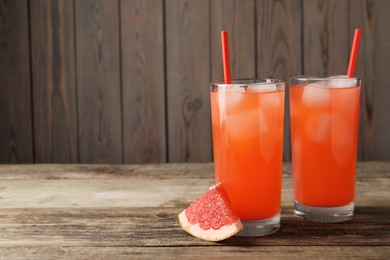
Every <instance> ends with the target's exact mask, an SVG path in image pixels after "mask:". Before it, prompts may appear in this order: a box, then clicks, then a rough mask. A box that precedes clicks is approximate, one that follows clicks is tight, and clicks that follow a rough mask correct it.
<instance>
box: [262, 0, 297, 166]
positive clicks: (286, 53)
mask: <svg viewBox="0 0 390 260" xmlns="http://www.w3.org/2000/svg"><path fill="white" fill-rule="evenodd" d="M301 10H302V6H301V1H299V0H293V1H291V0H284V1H273V0H258V1H257V2H256V16H257V66H258V68H257V76H258V77H259V78H269V77H271V78H279V79H283V80H285V81H286V96H285V114H284V115H285V118H284V146H283V160H284V161H290V160H291V144H290V117H289V114H290V109H289V96H288V95H289V94H288V84H287V83H288V78H289V77H291V76H293V75H297V74H302V66H301V64H302V57H301V52H302V49H301V48H302V44H301V34H302V31H301V15H302V11H301Z"/></svg>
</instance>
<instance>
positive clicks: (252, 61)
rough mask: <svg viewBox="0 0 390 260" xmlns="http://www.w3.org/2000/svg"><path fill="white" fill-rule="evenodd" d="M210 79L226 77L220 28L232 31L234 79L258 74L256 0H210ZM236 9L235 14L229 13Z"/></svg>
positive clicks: (231, 63)
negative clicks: (223, 66) (224, 75)
mask: <svg viewBox="0 0 390 260" xmlns="http://www.w3.org/2000/svg"><path fill="white" fill-rule="evenodd" d="M210 8H211V9H210V19H211V23H210V27H211V36H210V37H211V39H210V45H211V80H212V81H217V80H223V68H222V48H221V31H222V30H227V31H228V33H229V50H230V57H231V58H230V65H231V74H232V78H233V79H240V78H252V79H253V78H255V77H256V48H255V44H256V39H255V37H256V32H255V26H256V25H255V12H256V9H255V3H254V1H253V0H248V1H237V0H227V1H226V0H216V1H210ZM232 13H234V15H229V14H232Z"/></svg>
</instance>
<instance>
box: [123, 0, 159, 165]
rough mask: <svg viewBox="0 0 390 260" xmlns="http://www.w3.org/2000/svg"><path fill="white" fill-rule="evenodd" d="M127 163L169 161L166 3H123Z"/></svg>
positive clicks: (155, 0)
mask: <svg viewBox="0 0 390 260" xmlns="http://www.w3.org/2000/svg"><path fill="white" fill-rule="evenodd" d="M121 39H122V44H121V46H122V52H121V55H122V83H123V137H124V140H123V143H124V161H125V163H155V162H165V161H166V136H165V102H164V99H165V92H164V87H165V86H164V84H165V82H164V81H165V79H164V37H163V2H162V1H160V0H135V1H134V0H122V1H121Z"/></svg>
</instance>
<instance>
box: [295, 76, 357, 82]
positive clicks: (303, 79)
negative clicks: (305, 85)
mask: <svg viewBox="0 0 390 260" xmlns="http://www.w3.org/2000/svg"><path fill="white" fill-rule="evenodd" d="M331 77H337V78H333V79H337V80H351V79H352V80H359V81H360V80H361V79H362V78H361V77H350V78H349V77H347V75H324V76H311V75H296V76H292V77H289V81H291V80H299V81H315V80H324V79H332V78H331Z"/></svg>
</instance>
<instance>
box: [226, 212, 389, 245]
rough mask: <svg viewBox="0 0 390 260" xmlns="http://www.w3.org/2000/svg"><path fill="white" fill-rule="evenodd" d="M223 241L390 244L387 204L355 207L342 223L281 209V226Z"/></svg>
mask: <svg viewBox="0 0 390 260" xmlns="http://www.w3.org/2000/svg"><path fill="white" fill-rule="evenodd" d="M220 243H221V244H226V245H248V246H249V245H312V246H315V245H317V246H324V245H328V246H329V245H355V246H356V245H390V207H356V209H355V216H354V218H353V219H352V220H350V221H347V222H344V223H313V222H307V221H303V220H301V219H298V218H297V217H295V216H294V215H293V209H292V208H290V207H289V208H284V209H283V210H282V220H281V228H280V229H279V231H278V232H277V233H275V234H273V235H270V236H265V237H232V238H229V239H227V240H224V241H222V242H220Z"/></svg>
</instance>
